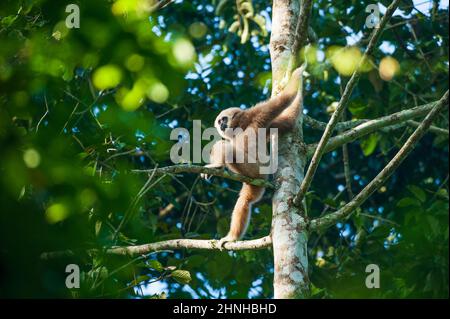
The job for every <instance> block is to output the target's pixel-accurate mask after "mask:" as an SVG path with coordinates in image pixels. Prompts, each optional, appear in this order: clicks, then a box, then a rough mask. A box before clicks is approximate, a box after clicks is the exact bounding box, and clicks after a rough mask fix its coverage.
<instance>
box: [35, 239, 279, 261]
mask: <svg viewBox="0 0 450 319" xmlns="http://www.w3.org/2000/svg"><path fill="white" fill-rule="evenodd" d="M271 245H272V238H271V237H270V235H269V236H265V237H262V238H258V239H252V240H243V241H236V242H227V243H225V244H224V245H223V248H222V249H223V250H255V249H263V248H267V247H270V246H271ZM170 249H205V250H221V248H220V247H219V241H218V240H215V239H213V240H204V239H171V240H164V241H160V242H156V243H150V244H144V245H136V246H123V247H112V248H108V249H106V250H104V251H100V250H98V249H91V250H88V251H86V252H87V253H89V254H98V253H100V252H101V253H104V254H107V255H119V256H130V257H134V256H140V255H145V254H148V253H151V252H155V251H161V250H170ZM74 255H76V253H75V251H73V250H63V251H54V252H46V253H42V254H41V259H43V260H49V259H55V258H63V257H71V256H74Z"/></svg>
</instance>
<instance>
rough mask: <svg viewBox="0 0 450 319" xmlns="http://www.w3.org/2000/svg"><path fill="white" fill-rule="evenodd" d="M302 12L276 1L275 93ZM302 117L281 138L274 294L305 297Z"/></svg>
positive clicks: (290, 0) (291, 1)
mask: <svg viewBox="0 0 450 319" xmlns="http://www.w3.org/2000/svg"><path fill="white" fill-rule="evenodd" d="M299 12H300V1H299V0H274V1H273V13H272V34H271V38H270V54H271V59H272V95H276V94H278V93H279V92H280V91H281V89H282V86H283V82H284V81H283V78H284V76H285V72H286V70H287V68H288V65H289V60H290V58H291V55H292V45H293V43H294V39H295V36H296V33H295V29H296V26H297V22H298V16H299ZM294 54H295V53H294ZM302 103H303V102H301V104H302ZM300 107H303V106H302V105H300ZM299 117H300V118H299V121H298V125H297V127H296V129H295V130H294V131H293V132H292V133H289V134H286V135H284V136H280V138H279V149H278V170H277V173H276V174H275V183H276V184H277V187H276V190H275V193H274V196H273V202H272V206H273V217H272V241H273V252H274V297H275V298H283V299H285V298H305V297H307V296H308V295H309V276H308V250H307V248H308V247H307V244H308V234H307V229H306V219H305V218H306V215H305V212H304V211H303V209H302V208H297V207H295V206H294V204H293V198H294V196H295V195H296V194H297V192H298V190H299V186H300V184H301V182H302V180H303V174H304V167H305V164H306V148H305V147H304V143H303V132H302V125H301V122H302V119H301V118H302V112H300V116H299Z"/></svg>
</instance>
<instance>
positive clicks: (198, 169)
mask: <svg viewBox="0 0 450 319" xmlns="http://www.w3.org/2000/svg"><path fill="white" fill-rule="evenodd" d="M132 172H133V173H144V174H155V175H164V174H178V173H194V174H201V173H204V174H207V175H213V176H219V177H223V178H227V179H230V180H233V181H237V182H243V183H247V184H251V185H255V186H263V187H269V188H273V187H274V186H273V184H272V183H270V182H268V181H266V180H264V179H254V178H251V177H248V176H244V175H240V174H236V173H233V172H230V171H227V170H225V169H220V168H209V167H205V166H200V165H186V164H182V165H172V166H166V167H159V168H153V169H144V170H132Z"/></svg>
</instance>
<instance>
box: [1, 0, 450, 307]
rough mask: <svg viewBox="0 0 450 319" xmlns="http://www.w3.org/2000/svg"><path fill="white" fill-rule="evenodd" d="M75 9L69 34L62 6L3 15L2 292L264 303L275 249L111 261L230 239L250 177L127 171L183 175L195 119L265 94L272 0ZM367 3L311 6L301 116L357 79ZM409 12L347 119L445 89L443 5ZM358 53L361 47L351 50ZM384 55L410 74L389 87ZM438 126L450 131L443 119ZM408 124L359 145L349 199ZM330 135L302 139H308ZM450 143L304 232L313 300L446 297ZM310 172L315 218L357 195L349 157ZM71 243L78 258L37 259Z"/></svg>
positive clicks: (14, 8)
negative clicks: (128, 250) (182, 151)
mask: <svg viewBox="0 0 450 319" xmlns="http://www.w3.org/2000/svg"><path fill="white" fill-rule="evenodd" d="M244 3H250V5H248V4H247V5H244ZM381 3H383V5H385V6H386V5H388V3H389V2H388V1H381ZM77 4H78V5H79V7H80V10H81V20H80V21H81V28H80V29H68V28H67V27H66V26H65V23H64V21H65V19H66V17H67V15H68V13H66V12H65V6H66V5H67V4H65V3H60V2H58V1H56V2H55V1H48V0H40V1H29V0H21V1H11V0H4V1H2V3H1V4H0V41H1V45H0V105H1V107H0V170H1V172H2V174H1V175H0V185H1V186H0V188H1V190H0V202H1V204H2V211H1V213H0V243H1V244H0V245H1V246H0V295H1V296H8V297H36V296H39V297H70V296H74V297H128V298H144V297H154V298H164V297H166V296H168V297H170V298H192V297H195V298H211V297H228V298H247V297H260V298H263V297H271V296H272V277H273V262H272V252H271V251H270V250H263V251H245V252H215V251H214V252H212V251H182V250H177V251H161V252H155V253H153V254H150V255H146V256H140V257H138V258H134V259H133V258H129V257H118V256H111V255H107V254H104V253H102V252H101V251H102V249H103V248H104V247H110V246H114V245H133V244H142V243H148V242H156V241H160V240H166V239H172V238H219V237H221V236H223V235H224V234H225V233H226V231H227V227H228V225H229V212H230V211H231V209H232V206H233V204H234V201H235V198H236V191H238V189H239V187H240V185H239V183H234V182H230V181H228V180H222V179H215V180H213V181H212V182H204V181H201V180H199V178H198V176H196V175H189V174H183V175H176V176H169V175H167V176H153V177H151V176H147V175H145V174H136V173H132V170H135V169H147V168H153V167H155V166H159V167H162V166H166V165H171V164H172V163H171V162H170V159H169V152H170V148H171V146H172V145H173V144H174V143H175V141H171V140H170V131H171V129H172V128H174V127H185V128H188V129H189V130H191V128H192V120H195V119H201V120H202V125H203V127H208V126H210V125H211V123H212V122H213V120H214V118H215V116H216V114H217V113H218V112H219V111H220V110H222V109H224V108H226V107H229V106H240V107H249V106H251V105H252V104H254V103H255V102H257V101H260V100H262V99H264V98H267V97H268V96H269V94H270V78H271V72H270V56H269V51H268V40H269V38H268V36H266V32H267V31H269V32H270V29H271V26H270V15H271V7H270V5H271V3H270V2H268V1H262V0H253V1H238V5H239V6H240V7H239V8H237V7H236V4H235V2H234V1H206V0H193V1H175V2H174V3H172V4H170V5H169V6H167V7H166V8H164V9H162V10H160V11H157V12H155V13H152V14H151V15H150V16H149V15H148V14H146V13H145V12H143V11H142V7H140V6H139V1H137V0H136V1H128V0H127V1H125V0H117V1H78V2H77ZM366 5H367V4H366V3H365V2H364V1H333V2H330V1H315V4H314V7H313V16H312V17H311V26H312V28H313V29H314V30H315V32H316V33H317V38H318V40H317V42H316V43H314V45H312V46H310V47H309V48H308V49H307V50H309V51H308V52H307V53H306V54H305V56H306V58H307V59H308V62H309V63H308V73H309V74H310V75H309V77H308V78H307V80H306V98H305V110H307V112H308V115H310V116H312V117H314V118H317V119H319V120H323V121H327V120H328V117H329V114H328V113H327V108H328V107H330V106H332V105H333V103H335V102H336V101H338V100H339V97H340V90H341V84H343V83H345V81H346V80H347V79H348V77H347V76H346V74H347V72H346V70H347V69H346V68H342V67H348V65H343V66H340V65H339V61H343V60H346V59H349V60H352V59H353V58H354V57H355V56H356V58H358V56H359V54H360V52H361V50H360V48H364V46H365V45H366V44H367V43H366V42H365V39H367V35H368V34H369V33H370V31H371V30H370V29H368V28H366V27H365V26H364V22H365V19H366V17H367V13H366V12H365V6H366ZM250 6H251V10H250V9H249V8H250ZM399 12H400V13H401V15H395V16H394V17H393V19H392V20H391V22H390V25H389V26H388V28H387V30H386V31H385V32H384V33H383V35H382V38H381V41H380V43H381V46H380V47H379V49H377V50H376V51H375V53H374V55H373V56H372V57H371V59H370V61H368V62H367V63H368V67H367V70H365V73H364V75H363V77H362V79H361V81H360V83H359V85H358V87H357V89H356V90H355V92H354V94H353V96H352V99H351V102H350V105H349V112H348V115H347V117H348V118H352V119H360V118H376V117H378V116H382V115H387V114H390V113H393V112H396V111H399V110H401V109H405V108H410V107H413V106H415V105H420V104H424V103H426V102H431V101H434V100H437V99H439V98H440V96H441V95H442V93H443V92H444V91H445V90H446V88H447V87H448V74H447V72H448V12H447V11H446V9H444V8H442V7H441V6H439V1H434V2H433V3H430V6H429V10H428V9H427V10H426V12H421V11H419V10H417V9H415V8H414V6H413V2H411V1H403V4H402V6H401V8H400V10H399ZM263 20H265V21H264V22H263ZM236 22H239V27H238V29H237V30H234V31H236V33H234V32H233V29H232V28H231V26H232V25H233V24H235V23H236ZM241 24H242V25H241ZM247 24H248V26H247V27H245V25H247ZM230 28H231V30H230ZM240 28H241V32H240V33H239V29H240ZM245 28H248V30H247V31H245ZM347 44H352V45H353V46H352V47H351V48H352V49H351V50H348V49H342V48H343V47H345V46H346V45H347ZM343 52H344V53H343ZM349 52H350V55H349ZM352 52H353V53H352ZM336 54H338V55H337V56H336ZM339 54H345V56H344V58H345V59H344V58H343V57H342V55H339ZM352 54H354V55H352ZM388 56H390V57H392V58H393V59H395V61H398V63H399V71H398V72H396V73H395V75H394V76H393V78H392V80H390V81H385V80H386V78H385V77H383V76H385V74H380V72H379V68H380V65H381V61H382V60H383V59H384V58H386V57H388ZM336 57H340V58H336ZM336 63H338V64H336ZM388 64H389V63H388ZM342 70H344V71H342ZM339 72H341V74H340V73H339ZM383 79H385V80H383ZM434 125H436V126H440V127H448V116H447V114H443V115H442V117H441V118H439V120H438V121H436V122H435V123H434ZM411 131H412V128H408V127H403V128H402V129H399V130H395V131H390V132H378V133H376V134H373V135H370V136H367V137H366V138H365V139H363V140H361V141H360V142H357V143H354V144H352V145H350V146H349V151H350V166H351V173H352V179H353V183H352V188H353V191H354V192H355V193H356V192H357V191H359V190H360V189H362V187H364V185H366V184H367V183H368V182H369V181H370V180H371V178H373V177H374V176H375V175H376V173H377V172H378V171H379V170H380V169H381V168H382V167H383V166H384V165H385V164H386V163H387V162H388V161H389V159H390V158H391V157H392V155H393V154H395V151H396V150H397V149H398V147H400V146H401V145H402V143H403V142H404V141H405V140H406V138H407V137H408V134H409V133H410V132H411ZM319 134H320V132H318V131H315V130H312V129H309V128H306V129H305V137H306V141H307V142H316V141H317V139H318V138H319ZM446 144H447V140H446V139H445V138H443V137H441V136H436V135H432V134H428V135H427V136H426V138H424V139H423V140H422V141H421V143H420V145H419V146H418V147H417V148H416V150H415V151H414V152H413V154H411V155H410V157H409V158H408V160H407V161H406V162H405V163H403V164H402V166H401V167H400V169H399V170H398V171H397V172H396V173H395V174H394V176H392V177H391V179H390V180H389V182H388V183H387V184H386V185H385V186H384V187H383V188H381V189H380V191H379V192H378V193H377V194H374V196H373V197H372V198H371V200H370V201H369V202H368V203H366V204H365V205H364V206H363V207H362V208H361V209H360V210H359V211H358V212H357V213H356V214H355V215H354V216H353V217H351V218H350V219H349V220H347V221H345V222H343V223H341V224H338V225H336V227H333V228H332V229H330V230H328V231H327V232H325V233H323V234H318V235H316V234H313V235H312V236H311V238H310V264H311V281H312V283H313V284H314V287H313V297H314V298H322V297H394V298H399V297H408V298H410V297H435V298H442V297H448V172H447V168H448V146H447V145H446ZM317 176H318V177H319V178H317V179H316V180H315V181H314V184H313V187H312V192H311V193H309V194H308V197H307V202H308V211H309V212H311V217H317V216H319V215H320V214H321V213H324V212H325V211H331V210H333V209H335V208H338V207H339V206H341V205H342V204H343V202H344V201H347V200H348V198H347V197H346V196H347V195H346V192H345V191H344V184H345V182H344V177H343V165H342V154H341V152H340V150H337V151H334V152H332V153H331V154H329V155H327V156H325V158H324V160H323V162H322V163H321V166H320V167H319V170H318V172H317ZM270 195H271V194H270V192H267V194H266V198H265V200H264V201H263V202H262V203H260V204H258V205H257V207H256V208H254V213H253V219H252V223H251V225H250V228H249V231H248V233H247V238H257V237H260V236H264V235H266V234H267V233H268V232H269V231H270V225H271V206H270ZM91 248H96V249H99V250H100V253H97V254H92V253H89V252H88V251H89V249H91ZM65 249H72V250H73V251H74V255H73V256H71V257H66V258H60V259H55V260H42V259H40V254H41V253H42V252H46V251H58V250H65ZM73 263H75V264H78V265H80V268H81V271H82V276H81V288H80V289H79V290H77V289H72V290H69V289H67V288H66V287H65V285H64V283H65V276H66V275H67V274H66V273H65V272H64V269H65V266H66V265H67V264H73ZM372 263H374V264H378V265H379V266H380V269H381V289H372V290H369V289H367V288H366V287H365V285H364V282H365V277H366V275H367V274H366V273H365V271H364V270H365V267H366V265H368V264H372Z"/></svg>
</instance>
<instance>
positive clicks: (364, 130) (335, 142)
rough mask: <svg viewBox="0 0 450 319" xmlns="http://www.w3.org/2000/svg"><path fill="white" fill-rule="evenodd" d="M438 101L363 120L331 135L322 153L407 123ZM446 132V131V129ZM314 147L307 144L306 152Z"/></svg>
mask: <svg viewBox="0 0 450 319" xmlns="http://www.w3.org/2000/svg"><path fill="white" fill-rule="evenodd" d="M439 102H440V101H435V102H431V103H428V104H424V105H420V106H416V107H414V108H411V109H407V110H403V111H399V112H397V113H393V114H390V115H386V116H383V117H380V118H378V119H374V120H364V122H363V123H362V124H360V125H358V126H356V127H354V128H352V129H350V130H348V131H345V132H344V133H342V134H340V135H337V136H335V137H332V138H331V139H330V140H329V141H328V143H327V145H326V146H325V149H324V153H327V152H331V151H333V150H335V149H337V148H338V147H340V146H342V145H344V144H347V143H350V142H353V141H355V140H357V139H358V138H360V137H362V136H365V135H367V134H370V133H373V132H375V131H378V130H380V129H383V128H386V127H388V126H394V125H397V124H399V123H404V124H408V123H409V120H411V119H413V118H416V117H419V116H424V115H425V114H427V113H428V112H429V111H430V110H431V109H433V107H434V106H435V105H436V104H438V103H439ZM416 123H417V122H416ZM435 129H439V128H436V127H435ZM439 130H443V131H445V130H444V129H439ZM447 133H448V131H447ZM316 148H317V144H312V145H309V146H308V154H309V155H311V153H312V152H313V151H314V150H315V149H316Z"/></svg>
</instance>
